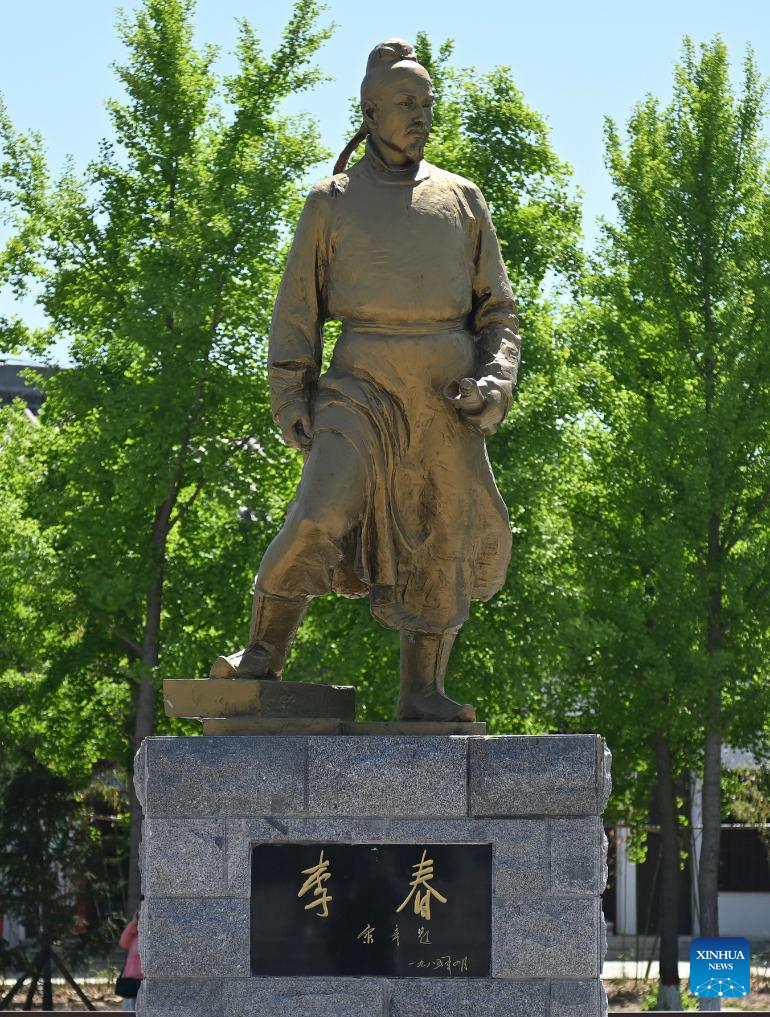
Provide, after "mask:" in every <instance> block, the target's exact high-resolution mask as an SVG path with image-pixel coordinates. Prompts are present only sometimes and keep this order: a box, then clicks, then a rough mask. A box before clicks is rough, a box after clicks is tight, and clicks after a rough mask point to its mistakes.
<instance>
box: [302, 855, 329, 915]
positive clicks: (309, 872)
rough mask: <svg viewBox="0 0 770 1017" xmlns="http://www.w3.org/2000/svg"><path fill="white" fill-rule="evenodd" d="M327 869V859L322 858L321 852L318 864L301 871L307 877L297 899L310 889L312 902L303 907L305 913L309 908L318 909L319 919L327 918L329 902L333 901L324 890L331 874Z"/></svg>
mask: <svg viewBox="0 0 770 1017" xmlns="http://www.w3.org/2000/svg"><path fill="white" fill-rule="evenodd" d="M328 869H329V859H328V858H324V853H323V850H322V851H321V854H320V857H319V859H318V864H317V865H313V866H311V868H309V869H303V870H302V875H303V876H307V879H306V880H305V882H304V883H303V884H302V886H301V888H300V891H299V893H298V894H297V896H298V897H303V896H304V895H305V894H306V893H307V892H308V891H309V890H311V889H312V891H313V897H314V900H311V901H310V903H309V904H306V905H305V911H310V909H311V908H316V907H317V908H318V909H319V910H318V911H316V915H318V917H319V918H328V917H329V901H330V900H334V898H333V897H332V896H331V894H330V893H329V892H328V890H327V889H326V885H325V884H326V882H327V880H329V879H331V872H329V871H328Z"/></svg>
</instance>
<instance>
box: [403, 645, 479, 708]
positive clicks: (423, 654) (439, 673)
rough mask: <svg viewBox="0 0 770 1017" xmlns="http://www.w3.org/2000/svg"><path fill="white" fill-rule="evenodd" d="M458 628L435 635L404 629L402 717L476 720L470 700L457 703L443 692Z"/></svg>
mask: <svg viewBox="0 0 770 1017" xmlns="http://www.w3.org/2000/svg"><path fill="white" fill-rule="evenodd" d="M457 632H458V630H457V629H452V630H450V631H447V632H442V633H441V634H440V635H433V634H431V633H428V632H414V631H411V630H409V629H402V631H401V689H400V692H399V696H398V707H397V716H398V719H399V720H434V721H435V720H438V721H468V722H471V721H474V720H475V719H476V711H475V710H474V708H473V707H472V706H470V705H469V704H468V703H464V704H463V703H456V702H455V701H454V700H453V699H450V698H449V696H447V695H445V694H444V675H445V674H446V667H447V663H448V661H449V654H450V653H451V650H452V644H453V643H454V641H455V637H456V636H457Z"/></svg>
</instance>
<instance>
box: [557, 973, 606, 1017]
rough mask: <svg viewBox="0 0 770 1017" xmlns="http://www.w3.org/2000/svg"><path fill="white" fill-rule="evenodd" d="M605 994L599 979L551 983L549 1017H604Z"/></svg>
mask: <svg viewBox="0 0 770 1017" xmlns="http://www.w3.org/2000/svg"><path fill="white" fill-rule="evenodd" d="M606 1013H607V993H606V992H605V991H604V986H603V985H602V983H601V981H600V980H599V979H592V980H590V981H576V980H575V981H552V982H551V1013H550V1017H605V1015H606Z"/></svg>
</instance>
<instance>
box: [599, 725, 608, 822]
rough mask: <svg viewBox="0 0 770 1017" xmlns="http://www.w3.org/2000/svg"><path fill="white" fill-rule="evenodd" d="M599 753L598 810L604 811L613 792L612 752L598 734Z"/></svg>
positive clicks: (600, 812)
mask: <svg viewBox="0 0 770 1017" xmlns="http://www.w3.org/2000/svg"><path fill="white" fill-rule="evenodd" d="M597 753H598V756H599V789H598V794H599V798H598V802H597V812H598V813H599V815H601V814H602V812H604V810H605V808H606V807H607V802H608V801H609V800H610V795H611V794H612V753H611V752H610V749H609V746H608V745H607V742H605V740H604V739H603V738H601V737H599V736H598V735H597Z"/></svg>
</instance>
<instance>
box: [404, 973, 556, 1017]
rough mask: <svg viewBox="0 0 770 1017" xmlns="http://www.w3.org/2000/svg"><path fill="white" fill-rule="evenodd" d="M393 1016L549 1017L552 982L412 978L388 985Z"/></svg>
mask: <svg viewBox="0 0 770 1017" xmlns="http://www.w3.org/2000/svg"><path fill="white" fill-rule="evenodd" d="M388 988H389V996H390V1008H389V1010H388V1015H389V1017H449V1015H454V1014H457V1015H458V1017H459V1015H460V1014H462V1015H463V1017H465V1015H468V1017H471V1015H472V1017H548V983H547V982H545V981H540V982H538V981H521V982H504V981H496V980H493V979H481V978H479V979H469V978H446V979H438V978H417V979H414V978H408V979H399V980H393V981H390V982H389V983H388Z"/></svg>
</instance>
